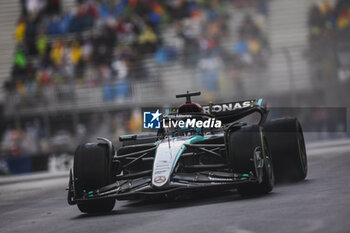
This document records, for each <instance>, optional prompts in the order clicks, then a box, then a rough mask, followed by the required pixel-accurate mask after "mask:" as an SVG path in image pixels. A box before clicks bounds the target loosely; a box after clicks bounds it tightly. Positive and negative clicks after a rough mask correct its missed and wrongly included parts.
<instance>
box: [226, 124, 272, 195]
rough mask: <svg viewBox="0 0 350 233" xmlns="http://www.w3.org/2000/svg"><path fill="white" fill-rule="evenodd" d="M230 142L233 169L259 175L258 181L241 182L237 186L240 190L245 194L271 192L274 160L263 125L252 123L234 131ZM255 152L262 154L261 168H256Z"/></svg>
mask: <svg viewBox="0 0 350 233" xmlns="http://www.w3.org/2000/svg"><path fill="white" fill-rule="evenodd" d="M229 144H230V149H229V157H230V160H231V164H232V168H233V171H234V172H237V173H241V174H245V173H253V174H255V175H256V176H257V177H258V176H259V182H258V183H244V184H241V185H239V186H238V188H237V190H238V192H239V193H240V194H241V195H243V196H246V195H261V194H266V193H269V192H271V191H272V189H273V186H274V174H273V167H272V160H271V157H270V152H269V148H268V145H267V141H266V138H265V137H264V135H263V132H262V129H261V127H259V126H258V125H252V126H249V127H242V128H241V129H239V130H238V131H234V132H232V134H231V136H230V138H229ZM255 153H261V154H262V159H263V166H262V167H261V168H258V169H260V170H258V169H256V165H255V162H254V154H255ZM258 172H259V175H258V174H257V173H258Z"/></svg>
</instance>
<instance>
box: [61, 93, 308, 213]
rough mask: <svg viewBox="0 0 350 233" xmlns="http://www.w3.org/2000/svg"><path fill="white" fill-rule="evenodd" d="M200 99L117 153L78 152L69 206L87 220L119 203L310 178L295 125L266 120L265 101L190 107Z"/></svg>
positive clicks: (103, 148)
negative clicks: (90, 214) (89, 216)
mask: <svg viewBox="0 0 350 233" xmlns="http://www.w3.org/2000/svg"><path fill="white" fill-rule="evenodd" d="M195 95H200V92H195V93H189V92H187V93H186V94H181V95H177V96H176V97H179V98H181V97H186V103H185V104H182V105H181V106H180V107H178V108H177V109H176V110H175V111H172V112H170V113H168V114H166V115H163V116H162V117H161V118H162V121H163V124H162V126H161V127H160V128H159V129H158V130H157V132H155V133H154V134H151V133H146V134H138V135H125V136H121V137H120V138H119V140H120V141H121V142H122V146H121V147H120V148H119V149H118V150H117V151H115V148H114V146H113V144H112V142H111V141H109V140H108V139H105V138H98V140H99V141H100V142H99V143H87V144H83V145H80V146H78V148H77V150H76V152H75V156H74V167H73V170H71V171H70V178H69V185H68V203H69V204H71V205H74V204H77V205H78V208H79V209H80V211H82V212H85V213H96V212H107V211H111V210H112V209H113V208H114V205H115V200H116V199H117V200H127V199H137V198H147V197H157V196H163V197H164V196H166V197H167V196H169V197H170V196H176V195H179V194H183V193H188V192H190V193H191V192H195V191H197V190H200V191H202V190H207V189H212V190H219V189H220V190H222V189H237V190H238V192H239V193H240V194H241V195H262V194H266V193H269V192H271V190H272V189H273V187H274V183H275V178H276V180H277V181H300V180H303V179H305V177H306V175H307V158H306V150H305V144H304V138H303V132H302V128H301V125H300V123H299V122H298V120H297V119H296V118H281V119H275V120H270V121H266V119H267V116H268V113H269V111H268V109H267V108H266V105H265V104H264V101H263V100H262V99H257V100H246V101H239V102H231V103H222V104H209V105H205V106H200V105H199V104H196V103H192V102H191V97H192V96H195ZM156 117H157V116H156ZM181 122H182V123H181ZM198 122H199V123H198ZM205 125H206V126H207V127H204V126H205ZM165 126H166V127H165Z"/></svg>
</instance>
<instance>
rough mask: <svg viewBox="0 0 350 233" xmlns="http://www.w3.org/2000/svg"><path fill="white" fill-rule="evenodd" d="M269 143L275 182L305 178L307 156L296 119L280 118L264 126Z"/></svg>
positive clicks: (300, 129) (301, 132) (302, 136)
mask: <svg viewBox="0 0 350 233" xmlns="http://www.w3.org/2000/svg"><path fill="white" fill-rule="evenodd" d="M264 129H265V134H266V137H267V139H268V141H269V142H270V143H271V147H270V149H271V153H272V155H273V163H274V171H275V175H276V180H277V181H280V182H290V181H301V180H304V179H305V178H306V176H307V170H308V166H307V156H306V148H305V141H304V135H303V131H302V128H301V125H300V123H299V121H298V120H297V119H296V118H281V119H276V120H272V121H269V122H267V123H266V124H265V125H264Z"/></svg>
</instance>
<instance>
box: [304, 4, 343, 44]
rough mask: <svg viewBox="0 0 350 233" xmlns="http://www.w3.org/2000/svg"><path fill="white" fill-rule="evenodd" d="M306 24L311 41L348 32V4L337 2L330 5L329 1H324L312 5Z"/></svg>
mask: <svg viewBox="0 0 350 233" xmlns="http://www.w3.org/2000/svg"><path fill="white" fill-rule="evenodd" d="M308 23H309V28H310V39H311V40H315V39H317V38H319V37H323V36H327V35H328V34H331V33H344V32H349V30H350V2H349V1H347V0H337V1H336V2H335V4H331V3H330V1H329V0H324V1H323V2H322V3H321V4H314V5H312V6H311V8H310V10H309V16H308ZM343 39H346V38H343Z"/></svg>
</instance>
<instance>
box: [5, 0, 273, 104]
mask: <svg viewBox="0 0 350 233" xmlns="http://www.w3.org/2000/svg"><path fill="white" fill-rule="evenodd" d="M267 2H268V0H235V1H230V0H214V1H209V0H176V1H170V0H166V1H160V0H151V1H146V0H118V1H112V0H78V1H76V7H75V8H72V9H65V8H64V6H62V1H61V0H21V5H22V11H21V16H20V18H19V19H18V22H17V26H16V29H15V32H14V37H15V43H16V49H15V51H14V57H13V61H14V63H13V68H12V72H11V77H10V79H9V80H8V81H7V82H6V84H5V87H6V90H8V91H9V92H11V93H12V94H16V95H18V96H19V97H21V98H18V100H20V101H23V104H25V105H27V106H28V105H30V104H34V105H36V104H38V103H40V102H44V103H46V104H50V103H51V102H53V101H55V100H57V98H58V100H59V101H60V100H61V99H68V100H69V99H72V98H73V97H74V88H75V87H76V86H78V87H79V86H83V87H103V88H102V91H103V97H104V100H105V101H113V100H115V99H123V98H127V97H129V96H130V95H131V90H130V85H131V83H132V82H139V81H141V80H144V79H146V78H149V77H152V76H154V74H152V71H151V70H149V69H148V68H147V67H146V66H145V65H144V62H143V61H144V59H149V58H151V59H152V60H154V61H155V62H156V64H159V65H162V64H165V63H168V62H169V61H174V60H176V59H180V60H181V61H182V63H183V65H184V66H185V67H197V68H198V70H199V73H200V72H202V73H203V72H204V73H206V67H205V66H203V64H206V63H207V61H211V59H216V60H218V54H220V56H221V57H222V55H223V53H224V55H225V51H223V49H222V40H223V39H225V38H227V37H229V36H231V34H232V32H231V31H230V30H231V29H230V28H229V25H228V20H229V18H230V14H229V12H228V6H229V7H231V6H232V5H234V6H235V7H251V8H254V9H256V10H255V11H254V12H253V13H252V14H249V15H248V14H247V15H246V17H245V19H244V20H243V22H241V25H240V27H239V28H238V29H234V30H238V34H239V41H238V42H237V43H235V45H234V49H233V52H232V53H233V54H232V53H231V54H230V56H231V57H230V58H232V59H230V61H233V62H234V63H235V64H236V66H239V67H244V66H247V65H248V66H249V65H252V64H256V63H259V64H263V63H264V59H263V58H265V57H266V52H264V51H266V49H265V48H268V43H267V41H266V38H265V36H264V33H263V27H264V20H265V17H266V15H267V13H268V11H267ZM169 28H170V29H173V30H175V32H176V37H174V38H168V37H165V36H164V35H163V34H164V32H165V31H166V30H167V29H169ZM213 64H214V66H213V67H212V68H213V69H214V70H215V69H216V70H217V69H218V67H219V68H220V66H217V65H215V64H218V63H217V62H216V63H215V62H214V63H213ZM212 77H213V76H212ZM208 79H209V81H208V85H205V86H212V85H211V84H210V80H212V79H213V78H208ZM204 81H205V80H204Z"/></svg>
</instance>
